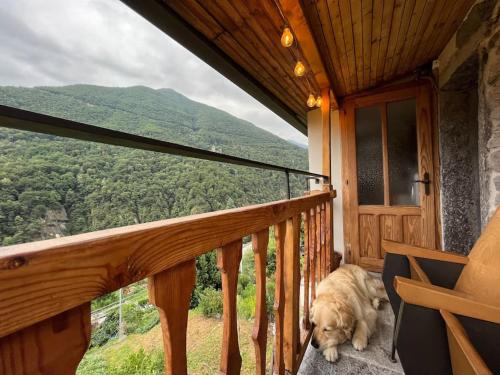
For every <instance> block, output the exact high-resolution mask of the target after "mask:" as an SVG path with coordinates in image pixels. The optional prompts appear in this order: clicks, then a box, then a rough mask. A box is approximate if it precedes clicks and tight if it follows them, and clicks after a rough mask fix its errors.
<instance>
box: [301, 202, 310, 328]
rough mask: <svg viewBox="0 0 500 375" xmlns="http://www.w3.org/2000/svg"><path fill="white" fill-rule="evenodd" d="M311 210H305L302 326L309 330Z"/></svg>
mask: <svg viewBox="0 0 500 375" xmlns="http://www.w3.org/2000/svg"><path fill="white" fill-rule="evenodd" d="M310 214H311V213H310V211H309V210H306V211H305V212H304V277H303V280H304V310H303V311H304V316H303V317H302V327H303V328H304V329H305V330H307V329H309V326H310V324H309V291H310V288H309V275H310V265H309V245H310V240H309V234H310V231H309V229H310Z"/></svg>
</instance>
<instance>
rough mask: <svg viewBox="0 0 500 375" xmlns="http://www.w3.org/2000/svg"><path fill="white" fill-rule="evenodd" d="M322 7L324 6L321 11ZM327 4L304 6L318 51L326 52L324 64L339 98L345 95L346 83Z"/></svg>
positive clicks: (322, 2)
mask: <svg viewBox="0 0 500 375" xmlns="http://www.w3.org/2000/svg"><path fill="white" fill-rule="evenodd" d="M321 6H324V7H323V9H321ZM325 7H326V2H324V1H318V2H317V3H308V4H304V11H305V15H306V17H307V19H308V21H309V26H310V27H311V32H312V34H313V35H314V37H315V40H316V42H317V46H318V49H319V50H320V51H324V54H325V55H324V58H323V62H324V64H325V67H326V71H327V73H328V74H329V77H330V80H331V81H330V82H332V84H333V91H334V92H335V93H336V94H337V95H338V96H344V95H345V83H344V77H343V76H342V69H341V65H340V64H339V58H338V52H337V51H338V48H337V45H336V40H335V35H334V33H333V29H332V22H331V21H330V15H329V14H328V9H325Z"/></svg>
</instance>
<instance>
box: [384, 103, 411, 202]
mask: <svg viewBox="0 0 500 375" xmlns="http://www.w3.org/2000/svg"><path fill="white" fill-rule="evenodd" d="M416 114H417V110H416V102H415V99H409V100H404V101H400V102H392V103H388V104H387V151H388V155H389V191H390V197H391V199H390V201H391V205H417V204H418V200H419V199H418V189H419V185H418V183H416V182H414V181H415V180H418V179H419V178H418V150H417V119H416Z"/></svg>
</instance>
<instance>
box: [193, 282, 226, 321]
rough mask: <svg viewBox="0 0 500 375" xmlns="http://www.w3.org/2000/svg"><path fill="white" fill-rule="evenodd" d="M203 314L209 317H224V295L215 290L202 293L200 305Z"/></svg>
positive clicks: (208, 289) (206, 290)
mask: <svg viewBox="0 0 500 375" xmlns="http://www.w3.org/2000/svg"><path fill="white" fill-rule="evenodd" d="M198 307H199V308H200V310H201V312H202V314H203V315H204V316H207V317H217V318H219V317H220V316H221V315H222V293H221V291H220V290H215V289H214V288H206V289H205V290H203V291H202V292H201V293H200V300H199V305H198Z"/></svg>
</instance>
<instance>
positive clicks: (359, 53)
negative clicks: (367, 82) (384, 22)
mask: <svg viewBox="0 0 500 375" xmlns="http://www.w3.org/2000/svg"><path fill="white" fill-rule="evenodd" d="M350 3H351V15H352V31H353V37H354V38H353V40H354V58H355V59H356V79H357V81H358V90H362V89H363V88H364V84H363V82H364V78H363V77H364V75H363V71H364V61H363V47H364V45H363V15H362V12H361V0H351V1H350Z"/></svg>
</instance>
